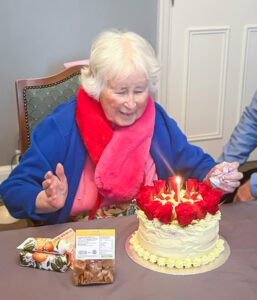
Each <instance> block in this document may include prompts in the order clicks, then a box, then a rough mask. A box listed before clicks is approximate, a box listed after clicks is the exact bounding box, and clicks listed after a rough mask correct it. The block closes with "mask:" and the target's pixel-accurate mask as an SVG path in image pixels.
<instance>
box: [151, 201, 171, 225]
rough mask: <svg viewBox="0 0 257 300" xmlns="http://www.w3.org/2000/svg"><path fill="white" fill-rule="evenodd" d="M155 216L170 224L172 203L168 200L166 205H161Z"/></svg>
mask: <svg viewBox="0 0 257 300" xmlns="http://www.w3.org/2000/svg"><path fill="white" fill-rule="evenodd" d="M154 216H155V218H157V219H158V220H159V221H161V222H162V223H164V224H169V223H170V221H171V219H172V204H171V203H170V202H167V203H166V204H164V205H161V206H159V207H158V208H157V209H156V212H155V213H154Z"/></svg>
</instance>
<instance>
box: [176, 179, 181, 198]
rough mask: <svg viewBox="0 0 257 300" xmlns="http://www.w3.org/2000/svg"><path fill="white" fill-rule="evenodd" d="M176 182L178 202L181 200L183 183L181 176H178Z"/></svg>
mask: <svg viewBox="0 0 257 300" xmlns="http://www.w3.org/2000/svg"><path fill="white" fill-rule="evenodd" d="M176 183H177V198H178V202H179V201H180V183H181V178H180V177H179V176H176Z"/></svg>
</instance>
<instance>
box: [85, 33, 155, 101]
mask: <svg viewBox="0 0 257 300" xmlns="http://www.w3.org/2000/svg"><path fill="white" fill-rule="evenodd" d="M135 72H142V74H143V75H144V76H146V79H147V80H148V85H149V90H150V92H155V91H156V88H157V84H158V80H159V72H160V66H159V63H158V61H157V58H156V55H155V52H154V50H153V48H152V46H151V45H150V44H149V43H148V42H147V41H146V40H145V39H144V38H143V37H141V36H140V35H138V34H136V33H134V32H121V31H117V30H115V31H114V30H113V31H105V32H103V33H101V34H100V35H99V36H98V37H97V38H96V39H95V41H94V42H93V44H92V47H91V53H90V58H89V65H88V66H85V67H84V68H83V69H82V70H81V76H80V82H81V85H82V86H83V88H84V89H85V91H86V92H87V93H88V94H89V95H90V96H92V97H94V98H95V99H97V100H99V96H100V94H101V91H102V89H103V88H104V87H105V85H106V84H107V81H108V80H111V79H113V78H116V77H124V78H126V77H128V76H129V75H131V74H133V73H135Z"/></svg>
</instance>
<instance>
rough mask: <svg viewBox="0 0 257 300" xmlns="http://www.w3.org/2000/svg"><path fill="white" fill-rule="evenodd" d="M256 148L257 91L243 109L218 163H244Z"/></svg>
mask: <svg viewBox="0 0 257 300" xmlns="http://www.w3.org/2000/svg"><path fill="white" fill-rule="evenodd" d="M256 147H257V91H256V93H255V95H254V97H253V99H252V101H251V103H250V105H249V106H248V107H246V108H245V110H244V112H243V114H242V117H241V118H240V121H239V123H238V124H237V126H236V127H235V129H234V131H233V132H232V135H231V137H230V139H229V141H228V143H227V144H226V145H225V146H224V147H223V152H222V154H221V156H220V157H219V161H228V162H233V161H238V162H239V163H240V164H242V163H244V162H245V161H246V160H247V159H248V157H249V155H250V153H251V152H252V151H253V150H254V149H255V148H256Z"/></svg>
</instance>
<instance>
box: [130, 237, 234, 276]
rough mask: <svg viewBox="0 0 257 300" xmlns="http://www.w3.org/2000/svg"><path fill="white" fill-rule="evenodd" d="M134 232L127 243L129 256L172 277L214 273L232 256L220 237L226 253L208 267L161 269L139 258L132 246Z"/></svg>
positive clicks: (136, 261) (151, 268)
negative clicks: (213, 271) (131, 240)
mask: <svg viewBox="0 0 257 300" xmlns="http://www.w3.org/2000/svg"><path fill="white" fill-rule="evenodd" d="M133 234H134V232H133V233H132V234H131V235H130V236H129V237H128V238H127V240H126V242H125V249H126V252H127V254H128V256H129V257H130V258H131V259H132V260H133V261H134V262H135V263H137V264H138V265H140V266H142V267H144V268H147V269H149V270H152V271H155V272H160V273H165V274H170V275H193V274H201V273H205V272H209V271H212V270H214V269H216V268H218V267H220V266H222V265H223V264H224V263H225V262H226V261H227V260H228V258H229V256H230V253H231V251H230V247H229V244H228V243H227V241H226V240H225V239H224V238H223V237H222V236H219V238H220V239H222V240H223V241H224V251H223V252H222V253H221V254H220V256H219V257H217V258H216V259H215V260H214V261H212V262H210V263H208V264H207V265H203V266H200V267H191V268H182V269H177V268H168V267H160V266H158V265H157V264H152V263H150V262H149V261H146V260H144V259H143V258H142V257H139V256H138V255H137V253H136V252H135V251H134V249H133V247H132V245H131V244H130V239H131V237H132V235H133Z"/></svg>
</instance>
